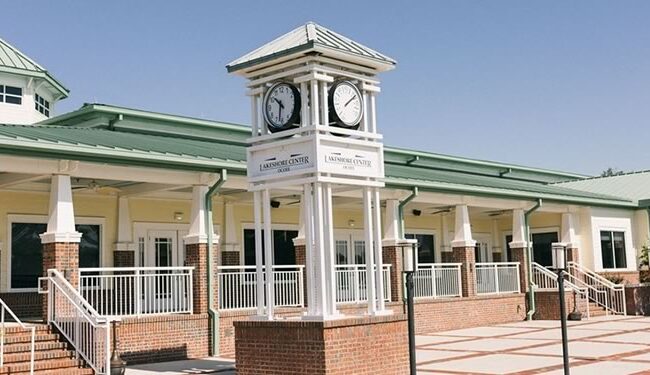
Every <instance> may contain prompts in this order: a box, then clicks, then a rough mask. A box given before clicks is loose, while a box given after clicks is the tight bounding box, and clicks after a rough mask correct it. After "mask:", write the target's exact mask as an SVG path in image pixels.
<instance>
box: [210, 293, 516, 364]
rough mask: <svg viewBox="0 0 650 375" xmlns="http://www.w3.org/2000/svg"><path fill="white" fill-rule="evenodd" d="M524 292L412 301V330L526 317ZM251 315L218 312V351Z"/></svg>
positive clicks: (354, 309)
mask: <svg viewBox="0 0 650 375" xmlns="http://www.w3.org/2000/svg"><path fill="white" fill-rule="evenodd" d="M525 296H526V295H525V294H523V293H522V294H510V295H503V296H490V297H484V296H477V297H473V298H455V299H439V300H417V301H415V330H416V333H417V334H425V333H432V332H440V331H448V330H453V329H461V328H471V327H479V326H483V325H488V324H500V323H511V322H517V321H521V320H524V319H525V317H526V298H525ZM386 308H387V309H388V310H393V312H395V313H404V312H405V311H404V308H403V304H402V303H401V302H390V303H388V304H387V305H386ZM302 311H303V310H302V309H299V308H283V309H277V310H276V315H277V316H283V317H289V316H299V315H300V314H301V313H302ZM339 311H340V312H341V313H342V314H346V315H354V314H364V313H365V312H366V311H367V305H365V304H360V305H353V304H350V305H340V306H339ZM253 315H255V311H253V310H234V311H223V312H221V314H220V319H219V323H220V327H219V333H220V341H219V344H220V354H221V355H233V354H234V350H235V329H234V322H235V321H242V320H247V319H248V318H250V317H251V316H253Z"/></svg>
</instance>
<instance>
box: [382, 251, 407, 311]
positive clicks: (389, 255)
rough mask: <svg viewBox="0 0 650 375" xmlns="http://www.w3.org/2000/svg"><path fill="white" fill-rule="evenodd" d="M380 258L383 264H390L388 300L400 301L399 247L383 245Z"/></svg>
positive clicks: (400, 265)
mask: <svg viewBox="0 0 650 375" xmlns="http://www.w3.org/2000/svg"><path fill="white" fill-rule="evenodd" d="M382 258H383V261H384V264H390V300H391V301H393V302H401V301H402V298H403V294H404V287H403V285H402V279H403V278H402V255H401V249H400V248H398V247H395V246H384V247H383V252H382Z"/></svg>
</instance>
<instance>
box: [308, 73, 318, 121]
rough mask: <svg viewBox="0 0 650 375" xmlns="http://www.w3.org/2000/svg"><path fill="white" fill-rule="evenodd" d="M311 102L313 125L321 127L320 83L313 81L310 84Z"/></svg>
mask: <svg viewBox="0 0 650 375" xmlns="http://www.w3.org/2000/svg"><path fill="white" fill-rule="evenodd" d="M309 95H310V101H309V106H310V108H311V124H312V125H319V113H318V112H319V109H318V108H319V103H318V96H319V95H318V81H317V80H315V79H312V80H311V82H310V90H309Z"/></svg>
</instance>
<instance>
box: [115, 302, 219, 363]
mask: <svg viewBox="0 0 650 375" xmlns="http://www.w3.org/2000/svg"><path fill="white" fill-rule="evenodd" d="M208 319H209V318H208V315H207V314H194V315H170V316H158V317H147V318H140V319H138V318H126V319H124V320H122V322H121V323H119V325H118V328H117V344H118V349H119V351H120V354H121V355H122V358H123V359H124V360H125V361H127V363H128V364H135V363H149V362H161V361H173V360H180V359H187V358H205V357H207V356H208V355H209V353H208V345H209V341H208V339H209V335H208Z"/></svg>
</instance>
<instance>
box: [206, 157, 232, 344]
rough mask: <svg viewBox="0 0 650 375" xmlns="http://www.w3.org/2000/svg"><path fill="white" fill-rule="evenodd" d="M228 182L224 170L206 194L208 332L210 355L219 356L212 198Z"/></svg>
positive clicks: (226, 172) (226, 171)
mask: <svg viewBox="0 0 650 375" xmlns="http://www.w3.org/2000/svg"><path fill="white" fill-rule="evenodd" d="M226 181H228V170H226V169H222V170H221V173H220V175H219V179H218V180H217V182H215V183H214V185H212V187H210V189H208V192H207V193H206V194H205V225H206V226H207V227H208V228H207V233H208V255H207V258H208V259H207V272H208V280H207V281H208V283H207V284H208V285H207V289H208V291H207V292H208V316H209V323H208V330H209V334H210V337H211V338H212V340H210V355H211V356H217V355H219V311H218V310H217V309H215V308H214V293H213V291H212V285H213V281H214V280H213V271H212V265H213V262H212V260H213V259H214V249H213V242H214V238H213V231H214V225H213V223H212V196H213V195H214V194H215V193H217V192H218V191H219V189H220V188H221V186H223V184H225V183H226Z"/></svg>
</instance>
